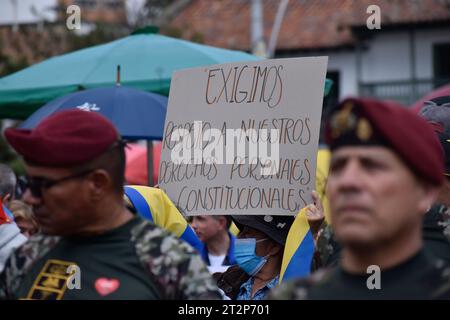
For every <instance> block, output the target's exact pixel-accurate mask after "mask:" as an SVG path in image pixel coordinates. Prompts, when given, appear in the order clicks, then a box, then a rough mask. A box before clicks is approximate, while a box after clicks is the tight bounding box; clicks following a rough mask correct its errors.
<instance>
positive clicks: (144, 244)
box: [0, 219, 220, 300]
mask: <svg viewBox="0 0 450 320" xmlns="http://www.w3.org/2000/svg"><path fill="white" fill-rule="evenodd" d="M61 240H62V238H60V237H55V236H46V235H41V234H38V235H35V236H33V237H31V238H30V239H29V241H28V242H27V243H25V244H24V245H23V246H22V247H20V248H19V249H18V250H16V251H15V253H14V254H13V255H12V256H11V257H10V259H9V260H8V262H7V265H6V267H5V269H4V271H3V272H2V274H1V275H0V299H14V298H17V291H18V290H19V288H20V286H21V285H22V281H23V280H24V278H25V277H26V275H27V274H28V273H29V272H30V270H31V269H32V268H33V266H34V265H35V264H37V262H38V261H39V260H42V259H44V256H46V255H47V254H48V253H50V252H51V251H52V249H54V248H55V247H56V246H57V245H58V243H60V242H61ZM129 241H131V242H130V243H132V245H133V246H134V250H135V253H136V256H137V258H138V260H139V262H140V265H141V267H142V268H143V269H144V272H145V273H144V275H145V274H147V275H148V277H149V278H150V279H151V281H152V282H153V284H154V285H155V287H156V288H157V290H158V296H159V297H160V298H161V299H183V300H185V299H220V293H219V290H218V288H217V286H216V285H215V283H214V281H213V279H212V277H211V275H210V273H209V272H208V270H207V268H206V266H205V264H204V263H203V261H202V259H201V257H200V256H199V255H198V254H197V252H196V251H195V250H194V249H193V248H192V247H191V246H190V245H188V244H187V243H185V242H183V241H181V240H179V239H177V238H176V237H174V236H172V235H171V234H169V233H168V232H166V231H165V230H163V229H161V228H159V227H157V226H155V225H153V224H152V223H150V222H148V221H143V220H141V219H139V222H138V223H136V224H135V225H134V226H133V227H132V229H131V238H130V240H129ZM139 262H137V264H138V265H139ZM94 266H95V267H98V268H101V267H102V266H101V265H98V266H97V265H94ZM125 267H126V266H125ZM124 298H125V299H126V298H127V297H124Z"/></svg>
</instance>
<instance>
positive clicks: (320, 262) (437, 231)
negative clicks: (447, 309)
mask: <svg viewBox="0 0 450 320" xmlns="http://www.w3.org/2000/svg"><path fill="white" fill-rule="evenodd" d="M422 230H423V239H424V243H425V248H427V250H429V251H430V252H431V253H432V254H434V255H435V256H436V257H437V258H439V259H441V260H444V261H446V262H447V263H450V208H449V207H446V206H444V205H440V204H436V205H434V206H433V207H432V208H431V209H430V211H429V212H427V214H426V215H425V217H424V220H423V227H422ZM340 253H341V246H340V244H339V243H338V241H337V240H336V237H335V236H334V232H333V228H332V227H331V225H327V226H325V227H324V228H323V229H321V230H320V231H319V235H318V239H317V249H316V253H315V259H314V264H313V267H312V269H313V271H315V270H318V269H320V268H322V267H330V266H336V265H337V263H338V261H339V257H340Z"/></svg>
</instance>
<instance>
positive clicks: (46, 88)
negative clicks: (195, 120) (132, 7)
mask: <svg viewBox="0 0 450 320" xmlns="http://www.w3.org/2000/svg"><path fill="white" fill-rule="evenodd" d="M156 30H157V29H156V28H152V27H147V28H144V29H141V30H138V31H137V32H134V33H133V34H131V35H130V36H128V37H125V38H122V39H119V40H116V41H112V42H110V43H107V44H102V45H98V46H94V47H90V48H87V49H82V50H78V51H74V52H71V53H67V54H64V55H61V56H57V57H54V58H50V59H48V60H45V61H43V62H41V63H38V64H35V65H33V66H30V67H28V68H26V69H23V70H21V71H19V72H16V73H14V74H11V75H9V76H6V77H4V78H2V79H0V118H12V119H24V118H26V117H28V116H29V115H30V114H31V113H33V112H34V111H35V110H36V109H38V108H39V107H41V106H42V105H44V104H45V103H47V102H48V101H50V100H53V99H55V98H57V97H59V96H63V95H66V94H68V93H71V92H74V91H78V90H83V89H88V88H95V87H103V86H111V85H113V84H114V82H115V79H116V67H117V65H120V66H121V67H122V75H121V77H122V81H121V82H122V84H123V85H126V86H128V87H134V88H136V89H141V90H145V91H150V92H155V93H159V94H163V95H168V93H169V87H170V79H171V76H172V73H173V72H174V71H176V70H180V69H185V68H191V67H198V66H204V65H211V64H218V63H226V62H238V61H251V60H258V59H259V58H258V57H256V56H253V55H251V54H248V53H245V52H241V51H233V50H226V49H220V48H215V47H210V46H205V45H200V44H196V43H192V42H189V41H185V40H180V39H174V38H170V37H166V36H163V35H159V34H155V31H156Z"/></svg>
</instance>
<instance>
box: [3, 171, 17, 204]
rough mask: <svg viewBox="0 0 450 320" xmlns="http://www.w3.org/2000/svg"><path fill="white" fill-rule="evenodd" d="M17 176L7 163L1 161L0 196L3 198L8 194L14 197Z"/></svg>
mask: <svg viewBox="0 0 450 320" xmlns="http://www.w3.org/2000/svg"><path fill="white" fill-rule="evenodd" d="M16 183H17V178H16V175H15V174H14V171H12V169H11V168H10V167H9V166H7V165H6V164H3V163H0V198H2V199H3V197H5V196H6V195H7V194H10V195H11V197H12V198H13V197H14V193H15V190H16Z"/></svg>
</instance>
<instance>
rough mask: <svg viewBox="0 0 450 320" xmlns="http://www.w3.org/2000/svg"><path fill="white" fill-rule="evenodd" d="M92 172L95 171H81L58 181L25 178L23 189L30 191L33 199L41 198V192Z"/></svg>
mask: <svg viewBox="0 0 450 320" xmlns="http://www.w3.org/2000/svg"><path fill="white" fill-rule="evenodd" d="M94 170H95V169H90V170H86V171H82V172H79V173H75V174H73V175H70V176H67V177H64V178H60V179H48V178H43V177H26V178H25V184H24V187H25V190H26V189H30V191H31V194H32V195H33V197H35V198H42V192H43V190H47V189H49V188H51V187H53V186H55V185H57V184H60V183H62V182H64V181H68V180H71V179H77V178H81V177H84V176H86V175H88V174H90V173H91V172H93V171H94Z"/></svg>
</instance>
